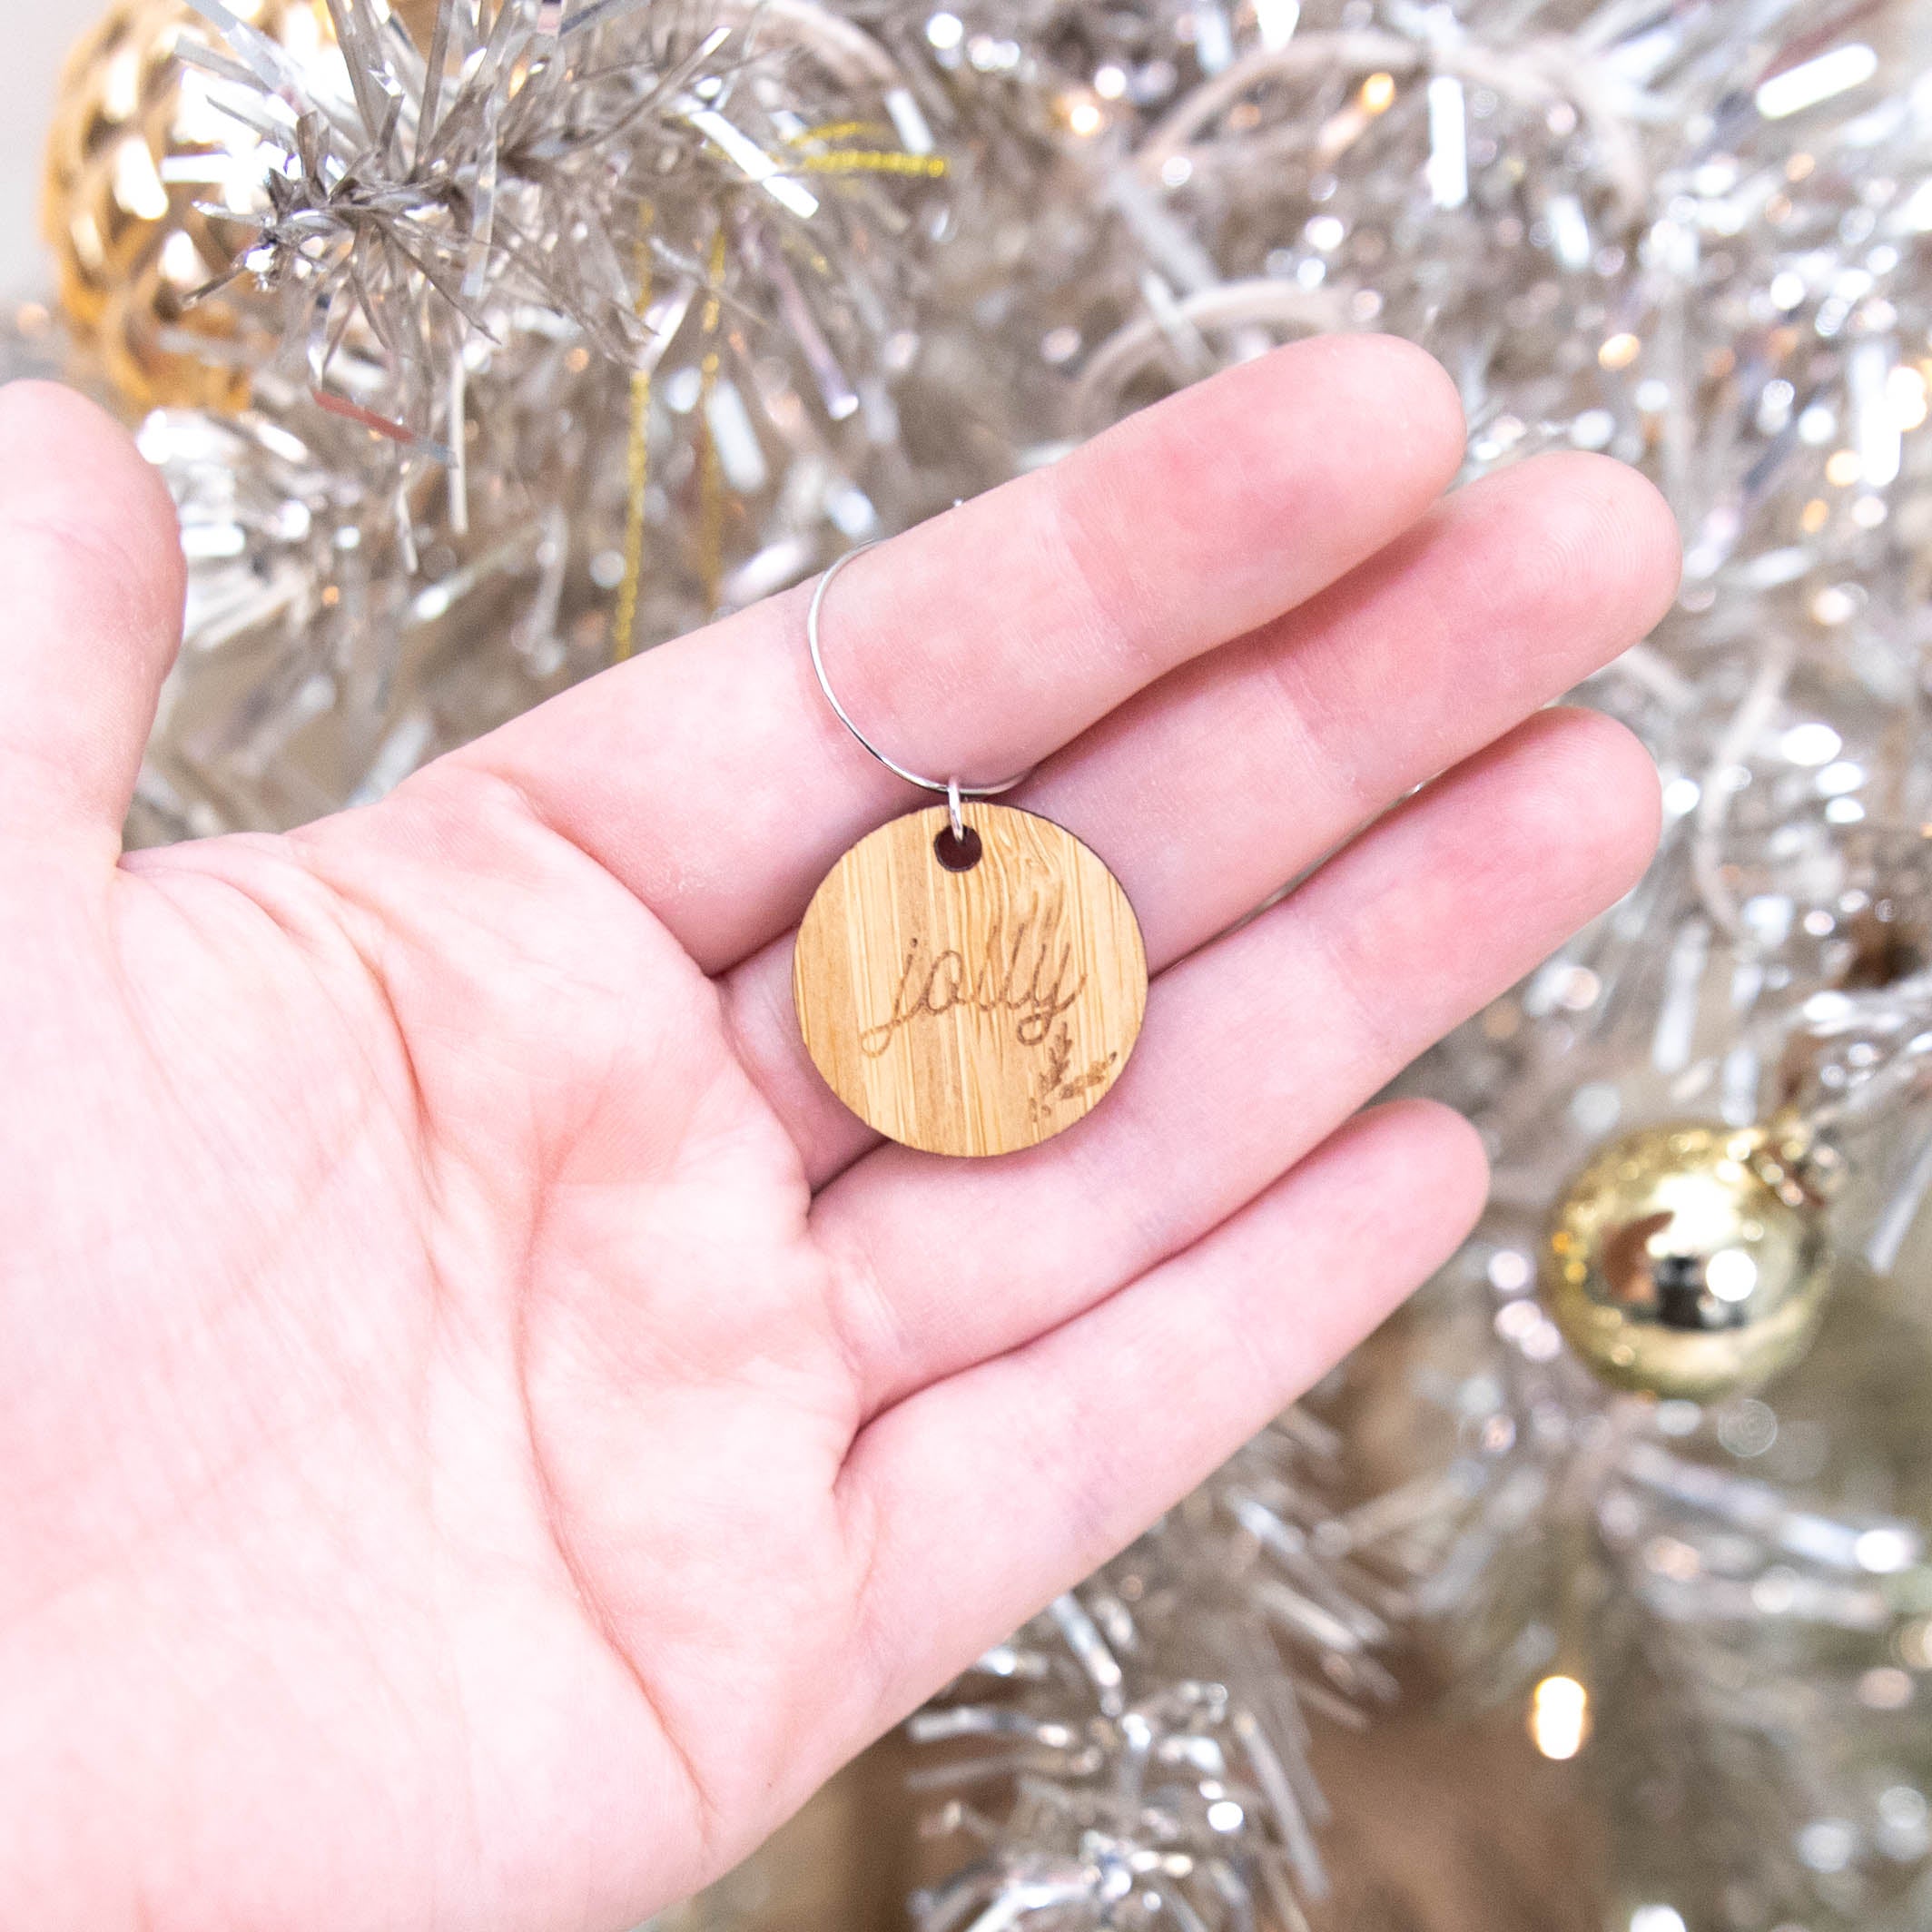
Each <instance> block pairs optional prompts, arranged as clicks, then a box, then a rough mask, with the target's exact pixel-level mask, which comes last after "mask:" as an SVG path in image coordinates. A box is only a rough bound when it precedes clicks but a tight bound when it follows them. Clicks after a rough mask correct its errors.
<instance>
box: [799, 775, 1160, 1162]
mask: <svg viewBox="0 0 1932 1932" xmlns="http://www.w3.org/2000/svg"><path fill="white" fill-rule="evenodd" d="M964 823H965V826H966V828H967V831H968V833H969V836H970V839H971V843H972V844H973V846H974V848H975V849H974V851H973V853H972V856H971V861H970V862H966V863H963V864H958V865H955V864H954V863H953V862H940V861H939V860H937V859H936V858H935V852H936V851H940V852H942V851H943V850H944V846H943V839H942V835H944V834H946V833H948V831H949V829H950V818H949V814H948V813H947V811H946V809H945V808H944V807H943V806H940V807H935V808H934V809H932V810H931V811H928V812H915V813H909V814H908V815H907V816H905V817H904V818H900V819H895V820H893V821H892V823H890V824H887V825H883V826H882V827H881V828H880V829H879V830H878V831H877V832H875V833H872V836H871V837H869V838H867V839H863V840H862V841H861V842H860V843H858V844H857V845H855V846H853V849H852V850H851V851H850V852H848V853H846V854H845V856H844V857H843V859H842V860H841V861H840V862H839V863H838V864H837V865H836V866H835V867H834V868H833V871H832V872H831V874H830V876H829V877H828V878H827V879H826V880H825V882H824V883H823V885H822V886H821V887H820V888H819V890H818V892H817V895H816V896H815V897H814V898H813V902H812V904H811V907H810V908H809V910H808V911H807V912H806V913H805V917H804V922H803V925H802V926H801V927H800V929H799V935H798V951H797V953H796V956H795V960H794V964H793V995H794V997H795V999H796V1001H797V1005H798V1018H799V1024H800V1027H801V1028H802V1029H803V1034H804V1040H805V1047H806V1050H807V1051H808V1052H809V1053H810V1054H811V1056H812V1059H813V1062H814V1063H815V1064H816V1066H817V1067H818V1069H819V1071H820V1072H821V1073H823V1075H824V1077H825V1079H826V1080H827V1082H828V1083H829V1084H830V1085H831V1087H832V1089H833V1092H835V1093H836V1094H837V1095H838V1097H839V1098H840V1099H842V1100H843V1101H844V1103H845V1105H846V1106H847V1107H849V1108H851V1109H852V1110H853V1112H854V1113H855V1114H857V1115H859V1117H860V1118H861V1119H864V1120H866V1121H868V1122H869V1123H870V1124H871V1125H872V1126H873V1127H874V1128H876V1129H878V1130H879V1131H880V1132H881V1133H882V1134H884V1135H886V1136H888V1137H889V1138H892V1139H893V1140H898V1141H902V1142H903V1143H904V1144H905V1145H906V1146H908V1147H914V1148H924V1149H925V1150H927V1151H928V1152H931V1153H935V1154H1004V1153H1010V1152H1012V1151H1014V1150H1015V1149H1017V1148H1025V1147H1031V1146H1033V1145H1034V1144H1035V1143H1036V1142H1038V1141H1041V1140H1045V1139H1047V1138H1049V1137H1050V1136H1051V1135H1054V1134H1057V1133H1059V1132H1060V1131H1061V1129H1065V1128H1068V1127H1070V1126H1072V1124H1073V1123H1074V1122H1075V1121H1076V1120H1078V1119H1080V1118H1081V1117H1082V1116H1083V1115H1084V1114H1086V1113H1087V1112H1088V1111H1089V1109H1091V1108H1092V1107H1094V1106H1095V1105H1096V1103H1097V1102H1098V1101H1099V1099H1101V1097H1102V1096H1103V1095H1104V1094H1105V1093H1106V1092H1107V1090H1108V1089H1109V1088H1110V1087H1111V1086H1112V1085H1113V1083H1114V1082H1115V1080H1116V1079H1119V1076H1120V1072H1121V1069H1123V1068H1124V1067H1125V1066H1126V1064H1127V1060H1128V1056H1129V1054H1130V1053H1131V1052H1132V1051H1133V1047H1134V1041H1135V1039H1136V1037H1137V1036H1138V1033H1139V1030H1140V1020H1141V1015H1142V1011H1143V1010H1144V1008H1145V1005H1146V1000H1147V957H1146V952H1145V950H1144V948H1143V946H1142V944H1141V939H1140V928H1139V925H1138V922H1137V921H1136V920H1135V918H1134V913H1133V909H1132V907H1130V906H1129V904H1128V902H1127V895H1126V894H1125V893H1124V892H1122V891H1121V889H1120V886H1119V882H1118V881H1117V880H1116V879H1115V878H1114V876H1113V875H1112V873H1111V872H1109V871H1108V870H1107V868H1106V866H1104V865H1103V864H1102V863H1101V862H1100V861H1099V859H1098V858H1097V857H1096V856H1095V855H1094V854H1093V853H1091V852H1089V850H1088V849H1087V847H1086V846H1084V845H1082V844H1081V843H1080V842H1079V840H1078V839H1076V838H1075V837H1074V836H1073V834H1072V833H1070V832H1067V831H1065V830H1063V829H1062V828H1061V827H1060V826H1059V825H1056V824H1054V823H1051V822H1050V820H1047V819H1042V818H1037V817H1035V816H1034V815H1033V814H1032V813H1027V812H1020V811H1017V810H1015V809H1014V808H1012V807H1011V806H1008V805H992V804H980V803H975V804H971V805H969V806H967V807H966V809H965V813H964Z"/></svg>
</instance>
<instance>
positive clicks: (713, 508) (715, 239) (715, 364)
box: [697, 222, 724, 617]
mask: <svg viewBox="0 0 1932 1932" xmlns="http://www.w3.org/2000/svg"><path fill="white" fill-rule="evenodd" d="M723 297H724V222H719V223H718V226H717V231H716V232H715V234H714V235H713V236H712V238H711V272H710V281H709V287H708V289H707V290H706V292H705V318H704V323H703V326H702V330H701V333H702V335H703V338H704V341H705V360H704V363H703V365H702V380H701V381H700V383H699V386H698V438H699V441H698V484H697V487H698V499H697V500H698V569H699V572H700V574H701V576H702V577H703V578H704V584H705V616H707V617H708V616H711V615H712V614H713V613H715V611H716V609H717V607H718V605H719V604H720V602H722V601H723V598H724V472H723V470H722V468H721V467H720V465H719V462H718V446H717V439H716V437H715V436H714V435H713V434H712V429H711V402H712V398H713V397H714V396H715V395H716V394H717V388H718V370H719V368H720V367H721V365H722V361H723V358H722V356H721V355H720V353H719V349H718V335H719V323H720V321H721V320H723V316H724V300H723Z"/></svg>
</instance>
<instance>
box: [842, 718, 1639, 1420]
mask: <svg viewBox="0 0 1932 1932" xmlns="http://www.w3.org/2000/svg"><path fill="white" fill-rule="evenodd" d="M1657 795H1658V794H1657V781H1656V774H1655V772H1654V770H1653V768H1652V767H1651V763H1650V760H1649V758H1648V757H1647V756H1646V755H1645V754H1644V753H1643V751H1642V749H1641V746H1640V745H1639V744H1637V742H1636V741H1635V739H1633V738H1632V737H1631V735H1630V734H1628V733H1627V732H1625V731H1624V730H1623V729H1622V726H1621V725H1618V724H1613V723H1612V722H1611V721H1610V720H1609V719H1607V718H1604V717H1602V716H1600V715H1597V714H1595V713H1592V712H1545V713H1543V714H1542V715H1539V716H1537V717H1535V718H1533V719H1532V720H1530V721H1529V723H1527V724H1523V725H1522V726H1520V727H1519V728H1518V729H1517V731H1516V732H1514V733H1513V734H1512V735H1511V736H1510V737H1509V738H1507V739H1505V740H1504V741H1503V743H1502V744H1499V745H1497V746H1494V747H1493V748H1492V749H1491V750H1489V751H1487V752H1485V753H1484V754H1481V755H1479V756H1478V757H1476V758H1475V759H1474V760H1472V761H1470V762H1469V763H1467V764H1464V765H1463V766H1461V767H1459V768H1458V769H1457V770H1456V771H1454V773H1452V774H1449V776H1448V777H1446V778H1445V779H1444V780H1442V781H1441V782H1440V783H1439V784H1435V785H1433V786H1431V787H1430V788H1429V789H1428V790H1426V791H1425V792H1424V793H1421V794H1419V795H1418V796H1417V797H1416V798H1415V799H1414V800H1412V801H1411V802H1410V803H1407V804H1406V805H1405V806H1404V807H1402V808H1401V809H1400V810H1399V811H1398V812H1396V813H1392V814H1391V815H1390V816H1389V817H1387V818H1386V819H1385V820H1383V821H1382V822H1381V823H1379V824H1378V825H1376V826H1375V827H1374V828H1373V829H1372V830H1371V831H1369V832H1368V833H1365V834H1364V836H1363V837H1362V838H1361V839H1359V840H1358V841H1357V842H1356V843H1355V844H1353V845H1351V846H1350V847H1349V848H1348V849H1347V850H1346V851H1345V852H1344V853H1341V854H1340V855H1339V856H1338V857H1336V859H1335V860H1333V861H1332V862H1330V863H1329V864H1327V865H1326V866H1325V867H1323V868H1322V870H1321V871H1320V872H1317V873H1316V874H1315V876H1314V877H1313V878H1311V879H1310V880H1308V881H1307V882H1306V883H1305V884H1304V885H1302V886H1301V887H1300V888H1299V889H1298V890H1297V891H1296V892H1295V894H1294V895H1293V896H1292V897H1291V898H1289V899H1288V900H1286V902H1283V903H1282V904H1281V905H1279V906H1277V907H1276V908H1274V909H1273V910H1272V911H1270V912H1267V913H1266V914H1264V915H1263V916H1262V917H1261V918H1260V919H1258V920H1256V921H1254V922H1251V923H1250V924H1248V925H1247V926H1244V927H1243V928H1241V929H1240V931H1237V932H1235V933H1232V934H1230V935H1229V936H1228V937H1227V938H1226V939H1222V940H1218V941H1216V942H1215V943H1214V944H1213V945H1212V946H1209V947H1207V949H1205V950H1204V951H1200V952H1198V953H1195V954H1194V955H1192V956H1191V957H1190V958H1188V959H1187V960H1185V961H1182V962H1181V963H1180V964H1179V965H1178V966H1175V967H1173V968H1171V969H1170V970H1169V971H1168V972H1166V973H1164V974H1162V975H1161V977H1160V978H1159V980H1158V981H1156V982H1155V985H1154V988H1153V992H1152V996H1151V997H1150V999H1149V1000H1148V1014H1147V1022H1146V1025H1145V1026H1144V1028H1143V1030H1142V1032H1141V1036H1140V1042H1139V1045H1138V1047H1137V1049H1136V1050H1135V1054H1134V1058H1133V1060H1131V1061H1130V1062H1129V1066H1128V1069H1127V1071H1126V1072H1125V1073H1124V1074H1123V1075H1122V1077H1121V1079H1120V1081H1119V1086H1118V1087H1116V1089H1114V1091H1113V1093H1112V1094H1111V1095H1110V1096H1109V1099H1108V1101H1107V1104H1106V1105H1105V1106H1104V1107H1101V1108H1099V1109H1097V1110H1096V1111H1095V1112H1094V1113H1093V1114H1092V1115H1090V1116H1089V1118H1088V1119H1086V1120H1084V1121H1083V1122H1082V1123H1081V1124H1080V1126H1079V1129H1078V1130H1076V1131H1074V1132H1072V1133H1069V1134H1064V1135H1062V1136H1060V1138H1058V1139H1055V1140H1050V1141H1048V1142H1046V1143H1045V1144H1044V1145H1043V1146H1040V1147H1038V1148H1031V1149H1030V1150H1029V1151H1028V1152H1026V1153H1024V1154H1019V1155H1013V1156H1010V1157H1008V1158H1004V1159H1000V1160H986V1161H940V1160H934V1159H932V1158H930V1157H927V1156H922V1155H918V1154H913V1153H911V1152H909V1151H908V1150H907V1149H905V1148H897V1147H885V1148H880V1149H879V1150H878V1151H877V1152H876V1153H873V1154H871V1155H868V1156H867V1157H866V1158H865V1159H864V1160H862V1161H861V1162H860V1163H859V1165H858V1166H857V1167H855V1168H853V1169H852V1170H851V1171H850V1172H849V1173H847V1174H845V1175H843V1176H842V1177H841V1178H839V1179H838V1180H837V1181H835V1182H834V1183H833V1185H832V1186H831V1187H830V1188H827V1189H825V1191H824V1192H823V1194H822V1195H820V1197H819V1199H818V1203H817V1206H816V1207H815V1208H814V1211H813V1225H814V1228H815V1230H816V1232H817V1234H818V1237H819V1238H820V1240H821V1241H822V1243H823V1244H824V1245H825V1246H826V1247H827V1248H828V1249H829V1250H830V1252H831V1253H832V1254H833V1255H834V1256H835V1257H838V1259H839V1262H840V1264H841V1265H840V1266H839V1267H837V1268H836V1269H835V1270H834V1278H835V1279H836V1281H837V1282H838V1283H839V1285H840V1286H839V1289H838V1294H839V1296H840V1299H839V1301H838V1303H837V1305H836V1306H835V1307H834V1311H833V1314H834V1319H835V1321H836V1322H837V1324H838V1326H839V1329H840V1333H841V1336H842V1339H843V1342H844V1345H845V1347H846V1350H847V1354H848V1356H849V1358H850V1359H851V1360H852V1361H853V1364H854V1365H855V1367H856V1370H857V1373H858V1375H859V1378H860V1399H861V1401H862V1405H863V1406H864V1409H865V1411H866V1413H876V1412H877V1411H878V1410H880V1409H882V1408H884V1407H886V1406H888V1405H891V1404H892V1402H894V1401H896V1400H899V1399H900V1398H901V1397H902V1396H903V1395H907V1394H908V1393H910V1392H911V1391H912V1390H913V1389H915V1388H918V1387H920V1386H922V1385H924V1384H926V1383H928V1382H931V1381H934V1380H936V1379H938V1378H940V1377H941V1376H944V1375H951V1374H953V1373H956V1372H957V1371H958V1370H960V1369H961V1368H963V1367H965V1366H967V1365H970V1364H971V1363H973V1362H976V1361H981V1360H984V1359H986V1358H987V1357H989V1356H991V1355H998V1354H1000V1353H1001V1352H1002V1351H1003V1350H1006V1349H1009V1348H1012V1347H1015V1346H1018V1345H1019V1344H1020V1343H1021V1342H1023V1341H1024V1340H1025V1339H1026V1338H1027V1337H1029V1336H1033V1335H1037V1334H1040V1333H1041V1332H1042V1331H1043V1330H1045V1329H1047V1328H1050V1327H1052V1326H1055V1325H1057V1324H1059V1323H1060V1322H1064V1321H1067V1320H1069V1319H1070V1318H1071V1317H1073V1316H1077V1315H1079V1313H1080V1311H1081V1310H1082V1309H1084V1308H1086V1307H1088V1306H1090V1305H1091V1304H1092V1303H1094V1302H1095V1301H1097V1300H1099V1298H1100V1297H1101V1296H1105V1295H1107V1294H1109V1293H1110V1292H1112V1290H1113V1289H1114V1288H1115V1287H1116V1286H1118V1285H1119V1283H1120V1282H1122V1281H1126V1280H1129V1279H1131V1278H1132V1277H1134V1276H1136V1275H1138V1274H1140V1273H1141V1272H1142V1271H1144V1270H1145V1269H1146V1268H1148V1267H1152V1266H1153V1265H1154V1264H1155V1263H1156V1262H1158V1261H1159V1260H1160V1259H1162V1258H1163V1257H1166V1256H1168V1255H1171V1254H1175V1253H1178V1251H1179V1250H1180V1249H1182V1248H1184V1247H1187V1246H1188V1244H1189V1243H1190V1242H1192V1241H1195V1240H1198V1239H1199V1238H1200V1237H1201V1236H1203V1235H1204V1234H1206V1233H1207V1230H1208V1229H1209V1228H1211V1227H1213V1226H1214V1225H1215V1224H1216V1223H1217V1221H1219V1220H1221V1219H1222V1218H1223V1217H1225V1216H1227V1215H1228V1214H1230V1213H1232V1212H1234V1211H1235V1210H1236V1209H1237V1207H1240V1206H1241V1204H1242V1203H1243V1202H1245V1201H1247V1200H1250V1199H1252V1198H1254V1197H1255V1196H1256V1195H1257V1194H1258V1193H1259V1192H1260V1191H1261V1189H1262V1188H1265V1187H1267V1185H1268V1184H1269V1182H1271V1181H1272V1180H1273V1179H1274V1178H1275V1177H1276V1176H1277V1174H1279V1173H1281V1172H1282V1171H1284V1170H1285V1169H1286V1168H1288V1167H1290V1166H1292V1165H1293V1163H1294V1162H1295V1161H1296V1160H1298V1159H1299V1158H1301V1157H1302V1156H1303V1155H1304V1154H1305V1153H1306V1152H1307V1150H1308V1149H1309V1148H1311V1147H1313V1146H1314V1145H1315V1144H1316V1142H1318V1141H1319V1140H1320V1139H1321V1138H1323V1137H1324V1136H1325V1135H1326V1134H1327V1133H1328V1132H1330V1131H1331V1130H1332V1129H1334V1127H1335V1126H1336V1124H1337V1123H1338V1122H1339V1121H1340V1120H1342V1119H1345V1118H1346V1116H1347V1115H1348V1114H1349V1113H1350V1112H1352V1111H1353V1110H1354V1109H1355V1108H1357V1107H1359V1106H1361V1105H1362V1104H1363V1102H1364V1101H1365V1100H1366V1099H1369V1098H1370V1097H1371V1096H1372V1095H1373V1094H1375V1092H1377V1091H1378V1090H1379V1089H1381V1088H1382V1087H1384V1086H1385V1084H1386V1083H1387V1082H1388V1081H1389V1080H1390V1079H1393V1078H1394V1076H1395V1074H1396V1073H1398V1072H1399V1071H1400V1070H1401V1069H1402V1068H1403V1067H1405V1065H1407V1064H1408V1062H1409V1061H1410V1060H1413V1059H1414V1058H1415V1055H1416V1054H1418V1053H1419V1052H1421V1051H1422V1050H1424V1048H1425V1047H1427V1046H1428V1045H1430V1044H1431V1043H1432V1042H1433V1041H1434V1040H1436V1039H1438V1038H1439V1037H1440V1036H1441V1035H1442V1034H1443V1033H1444V1032H1446V1031H1447V1030H1449V1028H1450V1027H1452V1026H1454V1024H1456V1023H1457V1022H1458V1021H1460V1020H1463V1019H1464V1018H1465V1017H1466V1016H1467V1015H1468V1014H1470V1013H1471V1012H1474V1010H1476V1009H1477V1008H1479V1007H1480V1006H1482V1005H1484V1003H1485V1002H1486V1001H1488V1000H1491V999H1493V998H1494V997H1495V995H1496V994H1497V993H1499V992H1501V991H1503V989H1504V988H1505V987H1507V986H1509V985H1510V984H1511V983H1513V981H1515V980H1517V979H1518V978H1520V977H1521V976H1522V975H1523V973H1524V972H1526V971H1529V970H1530V969H1531V968H1532V967H1533V965H1534V964H1535V963H1536V961H1539V960H1541V959H1543V958H1544V957H1545V956H1546V955H1547V954H1548V953H1549V952H1550V951H1552V950H1553V948H1554V947H1555V946H1556V945H1557V944H1558V943H1559V942H1560V941H1562V940H1563V939H1564V938H1565V937H1567V936H1568V935H1569V934H1570V933H1571V932H1572V931H1574V930H1575V929H1576V928H1577V927H1578V926H1580V925H1582V923H1583V922H1585V921H1586V920H1587V919H1589V918H1590V917H1591V916H1592V915H1593V914H1594V913H1596V912H1601V911H1602V909H1603V908H1604V907H1605V906H1607V905H1609V904H1611V903H1612V902H1614V901H1615V899H1616V898H1617V897H1618V896H1619V895H1620V894H1621V893H1622V892H1624V891H1625V890H1627V889H1628V887H1629V886H1630V885H1631V883H1632V882H1634V881H1635V879H1636V878H1637V877H1638V875H1639V874H1640V873H1641V871H1642V869H1643V865H1644V863H1645V861H1646V860H1647V858H1648V857H1649V854H1650V853H1651V849H1652V846H1653V844H1654V843H1655V836H1656V826H1657V813H1658V805H1657ZM1017 1228H1024V1229H1025V1230H1026V1237H1025V1239H1024V1240H1023V1241H1020V1240H1016V1239H1015V1238H1014V1230H1015V1229H1017Z"/></svg>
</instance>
